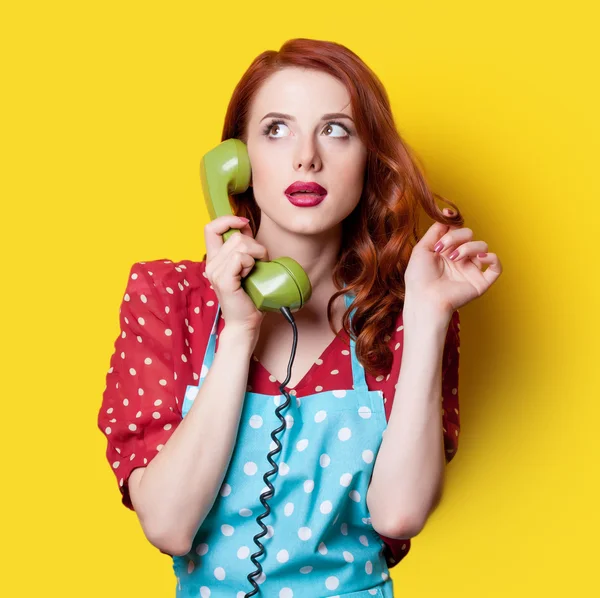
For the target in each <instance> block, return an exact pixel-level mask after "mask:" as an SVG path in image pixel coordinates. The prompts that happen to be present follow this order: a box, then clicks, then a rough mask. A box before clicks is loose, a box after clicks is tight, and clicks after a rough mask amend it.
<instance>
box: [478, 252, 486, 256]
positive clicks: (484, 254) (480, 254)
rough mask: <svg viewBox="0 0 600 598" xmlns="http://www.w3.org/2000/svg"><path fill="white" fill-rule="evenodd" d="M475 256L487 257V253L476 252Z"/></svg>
mask: <svg viewBox="0 0 600 598" xmlns="http://www.w3.org/2000/svg"><path fill="white" fill-rule="evenodd" d="M477 257H487V253H478V254H477Z"/></svg>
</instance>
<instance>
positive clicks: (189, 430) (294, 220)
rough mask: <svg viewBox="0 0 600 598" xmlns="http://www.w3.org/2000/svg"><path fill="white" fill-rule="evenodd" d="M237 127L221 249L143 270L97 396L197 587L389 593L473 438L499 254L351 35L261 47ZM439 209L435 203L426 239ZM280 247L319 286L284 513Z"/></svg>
mask: <svg viewBox="0 0 600 598" xmlns="http://www.w3.org/2000/svg"><path fill="white" fill-rule="evenodd" d="M232 137H233V138H239V139H241V140H243V141H244V142H245V143H246V145H247V147H248V153H249V157H250V162H251V166H252V180H251V185H250V187H249V188H248V190H247V191H246V192H244V193H242V194H239V195H234V196H231V202H232V207H233V211H234V214H235V215H233V216H222V217H219V218H216V219H215V220H214V221H212V222H210V223H209V224H208V225H207V226H206V227H205V229H204V235H205V243H206V255H205V256H204V259H203V260H202V261H201V262H194V261H190V260H182V261H179V262H173V261H171V260H167V259H165V260H154V261H150V262H138V263H136V264H134V265H133V267H132V269H131V272H130V276H129V280H128V282H127V288H126V292H125V295H124V298H123V302H122V306H121V311H120V324H121V334H120V336H119V337H118V338H117V340H116V342H115V351H114V354H113V356H112V358H111V367H110V369H109V372H108V375H107V387H106V390H105V392H104V396H103V403H102V406H101V409H100V412H99V416H98V425H99V427H100V429H101V431H102V432H103V434H105V435H106V438H107V441H108V448H107V458H108V460H109V462H110V464H111V466H112V468H113V471H114V473H115V475H116V478H117V480H118V484H119V487H120V490H121V493H122V500H123V503H124V504H125V505H126V506H127V507H129V508H130V509H133V510H135V512H136V513H137V516H138V517H139V520H140V523H141V525H142V528H143V530H144V533H145V534H146V536H147V538H148V539H149V541H150V542H151V543H152V544H153V545H155V546H156V547H157V548H159V549H160V550H161V551H162V552H164V553H165V554H168V555H172V557H173V566H174V571H175V575H176V577H177V595H178V596H203V597H206V596H211V598H221V597H231V596H235V597H236V598H243V597H244V596H253V595H261V596H267V597H269V598H271V597H277V598H291V597H293V596H295V597H296V598H300V597H307V596H310V597H325V596H338V597H340V598H341V597H343V598H366V597H367V596H379V597H380V598H382V597H385V598H390V597H392V596H393V585H392V580H391V578H390V576H389V568H390V567H393V566H395V565H396V564H397V563H398V562H399V561H400V560H401V559H402V558H403V557H404V556H405V555H406V553H407V552H408V550H409V548H410V538H411V537H413V536H414V535H416V534H417V533H419V531H420V530H421V529H422V527H423V526H424V524H425V522H426V520H427V517H428V516H429V514H430V513H431V511H432V510H433V509H434V508H435V506H436V505H437V503H438V501H439V499H440V496H441V492H442V486H443V476H444V465H445V463H446V462H448V461H450V459H452V457H453V456H454V454H455V452H456V449H457V446H458V433H459V412H458V358H459V315H458V309H459V308H460V307H462V306H463V305H465V304H467V303H468V302H470V301H472V300H473V299H475V298H476V297H478V296H480V295H482V294H483V293H484V292H486V291H487V289H488V288H489V287H490V286H491V284H492V283H493V282H494V281H495V280H496V279H497V277H498V276H499V275H500V274H501V271H502V267H501V264H500V262H499V260H498V258H497V256H496V255H495V254H493V253H487V249H488V247H487V244H486V243H485V242H484V241H475V240H473V232H472V231H471V230H470V229H468V228H462V224H463V219H462V217H461V216H460V214H459V213H458V210H457V209H456V206H454V205H453V204H451V205H453V207H454V208H455V210H449V209H445V210H441V209H440V208H438V206H437V204H436V202H435V198H439V196H437V195H435V194H433V193H432V192H431V191H430V189H429V187H428V185H427V183H426V181H425V179H424V176H423V174H422V173H421V171H420V169H419V167H418V165H417V163H416V160H415V159H414V157H412V155H411V152H410V150H409V148H408V147H407V145H406V144H405V143H404V142H403V140H402V139H401V137H400V135H399V134H398V131H397V130H396V128H395V126H394V121H393V117H392V113H391V108H390V104H389V101H388V98H387V95H386V92H385V90H384V88H383V86H382V85H381V83H380V82H379V80H378V79H377V77H376V76H375V74H374V73H373V72H372V71H371V70H370V69H369V68H368V67H367V66H366V65H365V64H364V63H363V62H362V61H361V60H360V59H359V58H358V57H357V56H356V55H355V54H354V53H352V52H351V51H350V50H348V49H347V48H345V47H343V46H341V45H339V44H336V43H333V42H325V41H317V40H309V39H295V40H290V41H288V42H287V43H285V44H284V45H283V46H282V48H281V49H280V50H279V52H274V51H269V52H264V53H263V54H261V55H260V56H258V57H257V58H256V59H255V60H254V62H253V63H252V64H251V66H250V68H249V69H248V70H247V72H246V73H245V74H244V75H243V77H242V79H241V81H240V82H239V84H238V86H237V87H236V89H235V91H234V93H233V97H232V99H231V102H230V105H229V108H228V111H227V115H226V119H225V126H224V129H223V135H222V139H223V140H224V139H229V138H232ZM294 184H296V185H295V186H292V185H294ZM307 185H308V186H307ZM303 186H305V187H306V191H305V192H304V194H301V193H303V192H302V191H301V189H302V187H303ZM448 203H450V202H448ZM420 208H422V209H423V210H424V211H425V212H426V213H427V214H428V215H429V216H430V217H431V218H433V219H434V220H435V222H434V224H433V225H432V226H431V227H430V228H429V230H428V231H427V232H426V233H425V235H424V236H423V237H422V238H420V239H419V238H418V235H417V218H418V210H419V209H420ZM230 228H236V229H239V230H240V231H241V232H240V233H238V234H235V235H233V236H232V237H231V238H229V239H228V240H227V241H226V242H223V240H222V237H221V235H222V234H223V233H225V232H226V231H227V230H229V229H230ZM279 256H289V257H291V258H293V259H295V260H296V261H297V262H299V263H300V265H301V266H302V267H303V269H304V270H305V271H306V273H307V274H308V276H309V278H310V280H311V284H312V288H313V292H312V297H311V299H310V301H309V302H308V303H307V304H306V305H305V306H304V307H303V308H302V309H301V310H299V311H297V312H295V313H294V318H295V322H296V326H297V330H298V345H297V350H296V356H295V360H294V363H293V368H292V372H291V379H290V380H288V382H287V384H286V385H285V387H284V388H285V390H286V391H287V393H289V395H290V397H291V399H292V400H291V402H290V404H289V405H288V407H287V408H286V410H285V411H284V412H282V415H283V416H284V417H285V420H286V426H285V429H284V430H282V432H281V433H280V434H279V435H278V439H279V440H280V442H281V451H280V452H278V453H277V454H276V455H275V456H274V461H275V462H277V464H278V472H277V473H276V474H275V475H274V476H273V477H271V478H270V482H271V483H272V484H273V487H274V495H272V496H271V497H270V498H269V499H268V504H269V507H270V509H271V512H270V514H269V515H268V516H267V517H266V518H265V519H264V525H266V532H265V531H263V528H262V527H261V526H260V525H259V523H258V522H257V519H256V518H257V517H258V516H259V515H261V514H263V513H264V512H265V507H264V504H263V503H262V502H261V500H260V499H259V496H260V495H261V493H263V492H264V491H267V490H268V487H267V485H266V483H265V478H264V477H263V476H264V475H265V473H266V472H267V471H269V470H271V469H272V468H271V465H270V464H269V462H268V461H267V457H266V455H267V453H268V452H269V451H272V450H273V449H274V448H276V444H275V442H274V441H273V440H272V436H271V432H272V431H273V430H274V429H275V428H277V427H278V426H280V423H281V422H280V420H279V419H278V418H277V417H276V414H275V409H276V408H277V407H278V406H279V405H280V404H281V403H282V402H283V401H284V399H285V396H284V393H283V392H282V388H281V386H282V382H283V381H284V380H286V377H287V375H288V374H287V367H288V362H289V357H290V351H291V347H292V327H291V326H290V324H289V322H287V321H286V319H285V318H283V317H282V315H281V314H280V313H278V312H268V313H263V312H259V311H257V310H256V308H255V307H254V304H253V303H252V301H251V300H250V298H249V297H248V295H247V294H246V293H245V292H244V290H243V288H242V287H241V280H242V279H243V278H244V277H245V276H246V275H248V273H249V272H250V271H251V270H252V267H253V265H254V263H255V260H259V259H260V260H263V259H264V260H271V259H275V258H277V257H279ZM486 265H487V266H488V267H487V268H486V269H485V270H484V266H486ZM401 363H402V369H401V368H400V364H401ZM261 534H262V535H261ZM257 535H258V538H260V539H261V544H262V545H263V546H264V550H263V551H260V553H259V548H258V545H257V544H256V543H255V542H254V537H255V536H257ZM255 553H259V554H258V558H257V556H254V555H255ZM253 556H254V558H253ZM257 562H259V563H260V571H259V570H258V567H257V566H256V564H257Z"/></svg>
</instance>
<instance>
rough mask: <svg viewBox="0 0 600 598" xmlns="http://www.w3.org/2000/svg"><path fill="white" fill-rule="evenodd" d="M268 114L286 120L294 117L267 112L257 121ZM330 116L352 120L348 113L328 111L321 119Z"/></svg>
mask: <svg viewBox="0 0 600 598" xmlns="http://www.w3.org/2000/svg"><path fill="white" fill-rule="evenodd" d="M269 116H274V117H276V118H285V119H287V120H293V121H295V120H296V118H295V117H294V116H292V115H291V114H284V113H283V112H269V113H268V114H265V115H264V116H263V117H262V118H261V119H260V121H259V122H262V121H263V120H265V118H268V117H269ZM330 118H347V119H349V120H351V121H352V122H354V121H353V120H352V117H351V116H349V115H348V114H344V113H343V112H329V113H327V114H323V116H322V117H321V120H328V119H330Z"/></svg>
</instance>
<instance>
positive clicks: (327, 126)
mask: <svg viewBox="0 0 600 598" xmlns="http://www.w3.org/2000/svg"><path fill="white" fill-rule="evenodd" d="M333 127H337V128H338V129H340V131H342V132H343V133H342V135H329V137H347V136H348V134H347V132H346V130H345V129H344V127H342V125H338V124H336V123H328V124H327V125H325V129H324V130H325V131H327V130H331V129H332V128H333Z"/></svg>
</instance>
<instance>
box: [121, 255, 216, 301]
mask: <svg viewBox="0 0 600 598" xmlns="http://www.w3.org/2000/svg"><path fill="white" fill-rule="evenodd" d="M205 270H206V259H203V260H202V261H194V260H189V259H183V260H178V261H177V260H172V259H168V258H163V259H156V260H148V261H139V262H135V263H134V264H133V265H132V266H131V268H130V272H129V278H128V281H127V290H126V296H125V300H128V297H127V295H129V296H131V295H136V296H141V295H143V297H142V301H144V300H145V298H146V295H147V294H148V293H152V294H153V295H154V297H155V298H156V299H162V302H163V303H166V304H170V303H177V302H178V300H179V299H182V298H185V297H187V296H189V295H190V293H191V292H194V293H198V292H200V293H206V292H208V291H209V289H211V286H210V282H209V281H208V279H207V278H206V272H205Z"/></svg>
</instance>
